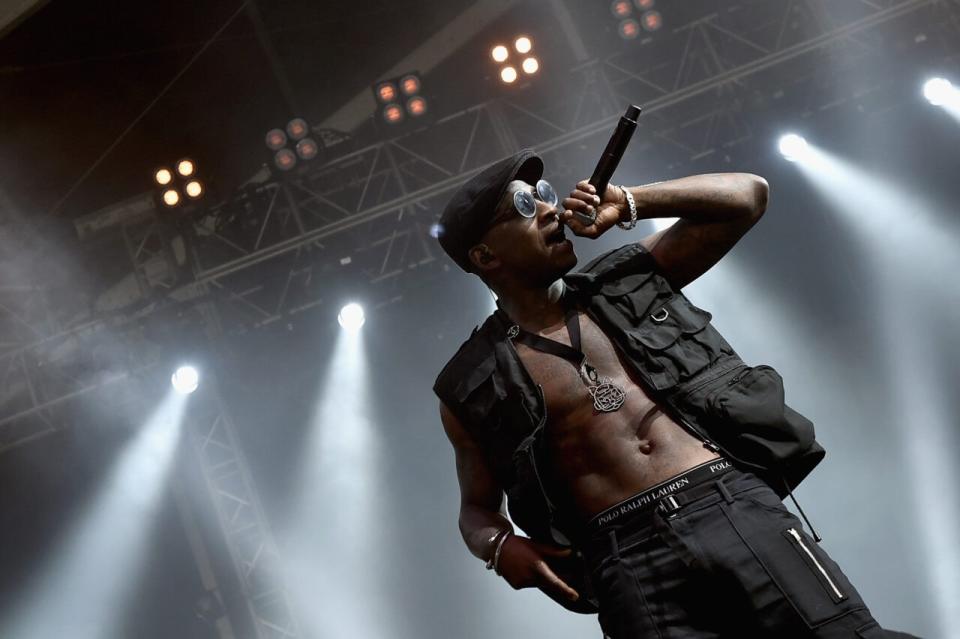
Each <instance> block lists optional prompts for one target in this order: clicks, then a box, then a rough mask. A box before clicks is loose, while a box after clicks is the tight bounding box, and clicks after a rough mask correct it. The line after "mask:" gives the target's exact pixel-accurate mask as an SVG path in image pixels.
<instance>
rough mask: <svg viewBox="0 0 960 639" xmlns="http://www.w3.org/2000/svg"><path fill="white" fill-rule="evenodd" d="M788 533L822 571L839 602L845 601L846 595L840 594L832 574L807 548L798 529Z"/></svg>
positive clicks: (789, 529)
mask: <svg viewBox="0 0 960 639" xmlns="http://www.w3.org/2000/svg"><path fill="white" fill-rule="evenodd" d="M786 532H787V534H788V535H790V537H792V538H793V540H794V541H795V542H796V543H797V545H798V546H800V549H801V550H803V552H804V553H806V555H807V557H809V558H810V561H812V562H813V565H814V566H816V568H817V570H819V571H820V574H821V575H823V578H824V579H825V580H826V581H827V584H828V585H829V586H830V590H832V591H833V594H834V595H835V596H836V598H837V599H838V600H843V599H845V598H846V597H845V596H844V594H843V593H842V592H840V589H839V588H837V584H835V583H834V582H833V579H831V578H830V573H828V572H827V569H826V568H824V567H823V564H821V563H820V561H819V560H818V559H817V557H816V556H815V555H814V554H813V552H812V551H811V550H810V549H809V548H808V547H807V544H805V543H804V542H803V537H801V536H800V533H799V532H798V531H797V529H796V528H788V529H787V531H786Z"/></svg>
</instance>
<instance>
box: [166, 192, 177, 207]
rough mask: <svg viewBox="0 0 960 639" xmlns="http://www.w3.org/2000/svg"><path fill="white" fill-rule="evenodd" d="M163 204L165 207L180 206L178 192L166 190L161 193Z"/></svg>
mask: <svg viewBox="0 0 960 639" xmlns="http://www.w3.org/2000/svg"><path fill="white" fill-rule="evenodd" d="M163 203H164V204H166V205H167V206H176V205H177V204H180V192H179V191H177V190H176V189H167V190H166V191H164V192H163Z"/></svg>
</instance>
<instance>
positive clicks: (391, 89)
mask: <svg viewBox="0 0 960 639" xmlns="http://www.w3.org/2000/svg"><path fill="white" fill-rule="evenodd" d="M376 93H377V99H378V100H380V102H382V103H384V104H386V103H388V102H393V101H394V100H396V99H397V88H396V87H395V86H393V82H381V83H380V84H379V85H377V91H376Z"/></svg>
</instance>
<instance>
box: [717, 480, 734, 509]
mask: <svg viewBox="0 0 960 639" xmlns="http://www.w3.org/2000/svg"><path fill="white" fill-rule="evenodd" d="M724 479H725V478H724V477H720V478H719V479H717V491H718V492H719V493H720V495H721V496H722V497H723V500H724V501H725V502H727V503H728V504H732V503H733V495H731V494H730V491H729V490H727V487H726V485H724V483H723V480H724Z"/></svg>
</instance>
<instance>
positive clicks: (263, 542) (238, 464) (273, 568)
mask: <svg viewBox="0 0 960 639" xmlns="http://www.w3.org/2000/svg"><path fill="white" fill-rule="evenodd" d="M197 395H199V397H196V398H193V397H192V398H191V406H190V410H189V411H188V414H187V426H188V431H189V433H190V436H191V439H192V443H193V448H194V450H195V451H196V455H197V459H198V461H199V465H200V468H201V470H202V471H203V477H204V480H205V482H206V485H207V491H208V493H209V495H210V498H211V500H212V501H213V504H214V508H215V510H216V512H217V519H218V520H219V522H220V527H221V529H222V531H223V534H224V537H225V539H226V542H227V547H228V549H229V551H230V557H231V559H232V560H233V565H234V568H235V569H236V572H237V576H238V578H239V580H240V585H241V589H242V591H243V594H244V596H245V599H246V602H247V607H248V609H249V612H250V616H251V618H252V620H253V626H254V629H255V631H256V637H257V639H292V638H296V637H300V636H301V635H300V631H299V629H298V625H297V622H296V619H295V617H294V615H293V612H292V610H291V607H290V601H289V598H288V596H287V593H286V591H285V589H284V588H283V585H282V584H283V577H282V574H281V572H282V570H281V569H280V562H279V558H278V554H277V548H276V544H275V543H274V540H273V536H272V533H271V531H270V527H269V525H268V524H267V520H266V517H265V516H264V513H263V509H262V508H261V506H260V500H259V498H258V496H257V491H256V488H255V487H254V483H253V480H252V478H251V477H250V471H249V469H248V467H247V463H246V460H245V458H244V456H243V452H242V450H241V448H240V445H239V443H238V442H237V436H236V429H235V427H234V425H233V421H232V419H231V417H230V415H229V412H228V411H227V409H226V406H225V405H224V402H223V398H222V397H221V395H220V393H219V392H218V391H217V389H216V384H215V383H213V380H210V379H207V380H206V381H205V382H204V389H203V392H201V393H198V394H197ZM194 400H196V401H194Z"/></svg>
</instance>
